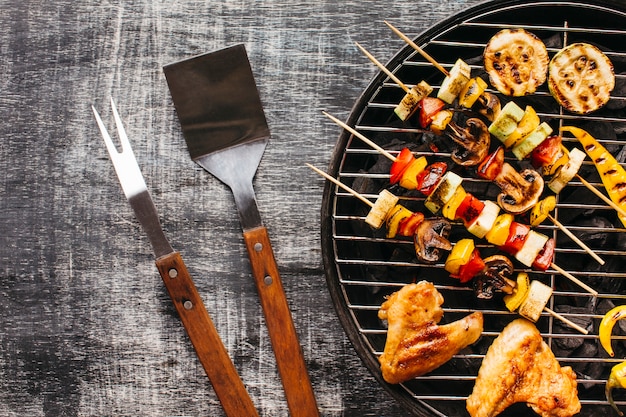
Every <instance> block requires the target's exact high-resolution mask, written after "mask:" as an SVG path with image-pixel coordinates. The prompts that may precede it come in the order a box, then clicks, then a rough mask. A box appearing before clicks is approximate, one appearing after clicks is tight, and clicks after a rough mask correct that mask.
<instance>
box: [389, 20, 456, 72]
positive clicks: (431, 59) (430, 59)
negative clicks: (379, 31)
mask: <svg viewBox="0 0 626 417" xmlns="http://www.w3.org/2000/svg"><path fill="white" fill-rule="evenodd" d="M384 22H385V24H386V25H387V26H389V29H391V30H392V31H393V32H394V33H395V34H396V35H398V36H399V37H400V38H402V40H404V41H405V42H406V43H408V44H409V45H410V46H411V47H412V48H413V49H415V50H416V51H417V52H419V54H420V55H421V56H422V57H424V58H425V59H426V60H427V61H428V62H430V63H431V64H433V65H434V66H435V68H437V69H438V70H439V71H441V72H443V74H444V75H445V76H446V77H447V76H449V75H450V72H448V70H447V69H445V68H444V67H442V66H441V65H440V64H439V63H438V62H437V61H435V59H434V58H433V57H432V56H430V55H428V53H427V52H426V51H424V50H423V49H422V48H420V47H419V46H418V45H417V44H416V43H415V42H413V41H412V40H411V39H409V37H408V36H406V35H405V34H404V33H402V32H400V31H399V30H398V29H396V27H395V26H393V25H392V24H391V23H389V22H387V21H386V20H384Z"/></svg>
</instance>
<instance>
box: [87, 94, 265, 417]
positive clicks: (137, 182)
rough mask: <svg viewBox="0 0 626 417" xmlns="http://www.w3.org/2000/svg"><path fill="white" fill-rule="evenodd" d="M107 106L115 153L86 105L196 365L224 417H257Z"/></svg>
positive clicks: (116, 116) (119, 124)
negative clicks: (149, 247) (118, 145)
mask: <svg viewBox="0 0 626 417" xmlns="http://www.w3.org/2000/svg"><path fill="white" fill-rule="evenodd" d="M111 107H112V109H113V117H114V119H115V124H116V126H117V132H118V135H119V138H120V143H121V146H122V151H121V152H118V151H117V148H116V147H115V145H114V144H113V141H112V140H111V137H110V136H109V133H108V132H107V130H106V127H105V126H104V123H103V122H102V119H101V118H100V115H99V114H98V112H97V111H96V108H95V107H93V106H91V108H92V110H93V113H94V116H95V117H96V122H97V123H98V127H99V128H100V132H101V133H102V137H103V138H104V142H105V144H106V147H107V150H108V151H109V156H110V157H111V161H112V162H113V166H114V168H115V172H116V173H117V177H118V179H119V181H120V184H121V185H122V190H123V191H124V194H125V195H126V199H127V200H128V202H129V203H130V206H131V207H132V208H133V210H134V211H135V215H136V216H137V219H138V220H139V223H141V226H142V227H143V229H144V230H145V232H146V233H147V235H148V238H149V240H150V243H151V244H152V249H153V250H154V254H155V256H156V266H157V269H158V270H159V274H160V275H161V278H162V279H163V283H164V284H165V287H166V288H167V291H168V293H169V295H170V298H171V299H172V302H173V303H174V306H175V307H176V311H177V312H178V315H179V316H180V319H181V321H182V322H183V326H184V327H185V330H186V331H187V335H188V336H189V339H190V340H191V343H192V345H193V347H194V349H195V351H196V354H197V355H198V359H199V360H200V362H201V363H202V366H203V367H204V370H205V372H206V374H207V376H208V377H209V380H210V382H211V384H212V385H213V389H214V391H215V393H216V394H217V397H218V398H219V400H220V402H221V404H222V407H223V409H224V411H225V413H226V415H227V416H228V417H240V416H249V417H258V413H257V411H256V409H255V408H254V405H253V403H252V400H251V399H250V395H249V394H248V392H247V391H246V388H245V386H244V385H243V382H242V381H241V378H240V377H239V374H238V373H237V370H236V369H235V366H234V365H233V362H232V361H231V359H230V357H229V356H228V352H227V351H226V348H225V346H224V344H223V343H222V340H221V339H220V337H219V335H218V333H217V329H216V328H215V325H214V324H213V321H212V320H211V317H210V316H209V313H208V312H207V310H206V308H205V307H204V304H203V302H202V299H201V298H200V295H199V294H198V291H197V290H196V287H195V285H194V283H193V281H192V279H191V276H190V275H189V272H188V271H187V267H186V266H185V264H184V262H183V260H182V257H181V256H180V254H179V253H178V252H176V251H175V250H174V249H173V248H172V246H171V245H170V243H169V242H168V240H167V238H166V237H165V234H164V233H163V229H162V228H161V224H160V222H159V216H158V214H157V211H156V207H155V205H154V203H153V201H152V198H151V197H150V194H149V193H148V188H147V186H146V182H145V180H144V178H143V175H142V174H141V170H140V169H139V165H138V164H137V159H136V158H135V154H134V152H133V150H132V148H131V146H130V143H129V141H128V137H127V136H126V131H125V130H124V126H123V124H122V120H121V118H120V116H119V114H118V112H117V108H116V107H115V102H114V101H113V99H111Z"/></svg>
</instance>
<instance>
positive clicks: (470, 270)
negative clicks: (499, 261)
mask: <svg viewBox="0 0 626 417" xmlns="http://www.w3.org/2000/svg"><path fill="white" fill-rule="evenodd" d="M483 269H485V262H484V261H483V260H482V258H481V257H480V252H478V249H474V252H472V256H470V259H469V261H468V262H467V263H466V264H465V265H461V268H459V281H461V282H468V281H471V280H472V278H474V277H475V276H476V275H477V274H478V273H479V272H481V271H482V270H483Z"/></svg>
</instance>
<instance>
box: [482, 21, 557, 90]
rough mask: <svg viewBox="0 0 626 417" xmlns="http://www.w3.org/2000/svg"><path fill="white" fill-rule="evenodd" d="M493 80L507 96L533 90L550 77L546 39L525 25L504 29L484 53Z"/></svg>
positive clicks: (486, 67)
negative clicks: (544, 41) (543, 39)
mask: <svg viewBox="0 0 626 417" xmlns="http://www.w3.org/2000/svg"><path fill="white" fill-rule="evenodd" d="M483 60H484V64H485V70H487V73H488V74H489V80H490V81H491V85H493V86H494V87H495V88H496V89H497V90H498V91H499V92H501V93H502V94H504V95H507V96H515V97H517V96H524V95H527V94H532V93H534V92H535V91H536V90H537V87H539V86H540V85H541V84H543V83H544V82H545V81H546V75H547V72H548V62H549V58H548V51H547V49H546V46H545V45H544V43H543V41H542V40H541V39H539V38H538V37H537V36H536V35H534V34H532V33H530V32H527V31H526V30H524V29H503V30H501V31H500V32H498V33H496V34H495V35H493V37H492V38H491V39H490V40H489V42H488V43H487V46H486V47H485V51H484V53H483Z"/></svg>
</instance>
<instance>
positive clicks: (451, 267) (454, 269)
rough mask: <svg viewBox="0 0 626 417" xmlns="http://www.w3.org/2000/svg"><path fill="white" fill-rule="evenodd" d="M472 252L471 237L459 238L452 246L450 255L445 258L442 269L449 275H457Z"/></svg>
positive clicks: (472, 241) (472, 242)
mask: <svg viewBox="0 0 626 417" xmlns="http://www.w3.org/2000/svg"><path fill="white" fill-rule="evenodd" d="M473 252H474V240H473V239H461V240H459V241H458V242H456V244H455V245H454V247H453V248H452V251H450V255H448V258H447V259H446V263H445V265H444V269H445V270H446V271H448V272H449V273H450V274H451V275H457V274H458V273H459V270H460V269H461V266H463V265H465V264H467V263H468V262H469V260H470V257H471V256H472V253H473Z"/></svg>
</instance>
